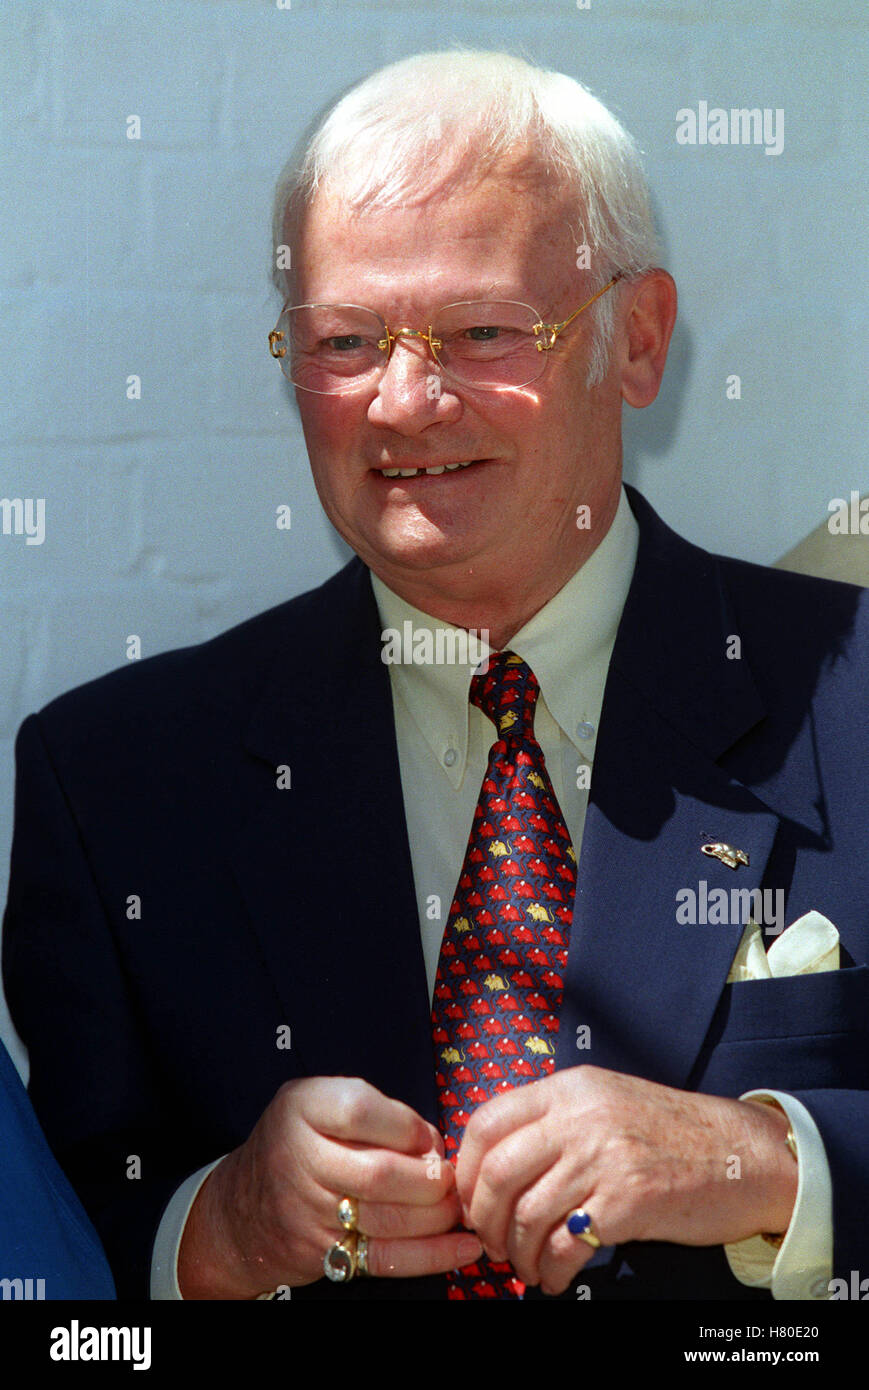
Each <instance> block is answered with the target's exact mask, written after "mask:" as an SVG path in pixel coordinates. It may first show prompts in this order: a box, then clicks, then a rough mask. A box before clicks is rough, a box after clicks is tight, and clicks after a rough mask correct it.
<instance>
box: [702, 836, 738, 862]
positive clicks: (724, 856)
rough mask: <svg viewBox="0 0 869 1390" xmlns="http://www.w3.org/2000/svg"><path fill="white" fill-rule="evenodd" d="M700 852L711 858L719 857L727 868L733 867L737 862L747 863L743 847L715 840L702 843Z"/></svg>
mask: <svg viewBox="0 0 869 1390" xmlns="http://www.w3.org/2000/svg"><path fill="white" fill-rule="evenodd" d="M701 848H702V852H703V853H704V854H708V855H710V856H711V857H712V858H713V859H720V860H721V862H722V864H726V865H727V867H728V869H735V868H736V867H737V866H738V865H739V864H747V863H748V855H747V854H746V852H745V850H744V849H736V848H734V846H733V845H725V844H722V842H721V841H720V840H716V841H715V842H713V843H710V844H708V845H702V846H701Z"/></svg>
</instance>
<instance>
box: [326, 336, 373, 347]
mask: <svg viewBox="0 0 869 1390" xmlns="http://www.w3.org/2000/svg"><path fill="white" fill-rule="evenodd" d="M325 345H326V347H329V348H331V349H332V351H333V352H354V351H358V350H359V348H361V347H363V346H364V345H365V339H364V338H362V337H360V335H359V334H358V333H345V334H343V335H342V336H341V337H340V338H326V340H325Z"/></svg>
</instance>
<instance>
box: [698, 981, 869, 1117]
mask: <svg viewBox="0 0 869 1390" xmlns="http://www.w3.org/2000/svg"><path fill="white" fill-rule="evenodd" d="M690 1086H691V1088H692V1089H696V1090H703V1091H707V1092H709V1093H710V1094H713V1095H739V1094H741V1092H743V1091H748V1090H751V1089H752V1088H754V1087H762V1086H766V1087H770V1088H771V1089H774V1090H779V1091H788V1090H791V1091H793V1090H811V1089H813V1088H816V1087H827V1086H840V1087H845V1088H846V1089H853V1090H860V1089H863V1088H867V1087H869V966H865V965H860V966H856V967H854V968H852V969H847V970H827V971H823V972H822V973H821V974H818V975H794V976H789V977H786V978H784V979H778V980H776V979H772V980H744V981H741V982H740V983H738V984H733V985H727V986H726V987H725V989H724V992H723V994H722V997H721V1002H720V1004H719V1006H718V1008H717V1010H716V1012H715V1015H714V1018H713V1020H712V1025H711V1027H710V1029H709V1033H708V1034H707V1037H706V1041H705V1043H704V1045H703V1048H702V1051H701V1053H700V1056H699V1057H698V1060H697V1065H696V1066H695V1068H694V1071H693V1073H692V1077H691V1081H690Z"/></svg>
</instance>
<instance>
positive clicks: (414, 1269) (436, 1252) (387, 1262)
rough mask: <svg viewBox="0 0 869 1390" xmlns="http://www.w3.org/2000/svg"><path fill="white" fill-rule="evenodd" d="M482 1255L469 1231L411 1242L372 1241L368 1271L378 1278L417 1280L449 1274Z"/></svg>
mask: <svg viewBox="0 0 869 1390" xmlns="http://www.w3.org/2000/svg"><path fill="white" fill-rule="evenodd" d="M482 1253H483V1247H482V1245H481V1244H480V1242H479V1240H478V1239H477V1237H476V1236H473V1235H469V1234H468V1232H467V1231H455V1232H453V1233H451V1234H450V1235H441V1236H427V1237H423V1238H422V1239H411V1240H371V1241H369V1244H368V1272H369V1274H372V1275H374V1276H375V1278H389V1279H415V1278H419V1277H420V1276H422V1275H424V1274H447V1273H448V1272H449V1271H450V1270H451V1269H463V1268H464V1267H465V1265H469V1264H473V1262H474V1261H475V1260H478V1259H479V1258H480V1256H481V1255H482Z"/></svg>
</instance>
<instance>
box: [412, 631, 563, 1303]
mask: <svg viewBox="0 0 869 1390" xmlns="http://www.w3.org/2000/svg"><path fill="white" fill-rule="evenodd" d="M539 693H540V687H539V685H538V683H537V679H536V677H535V676H534V673H533V672H532V671H531V669H530V667H529V666H528V665H526V663H525V662H524V661H523V660H522V659H521V657H518V656H516V655H515V654H514V653H513V652H510V651H504V652H497V653H494V654H493V655H492V656H490V657H489V658H488V664H487V665H484V667H483V669H482V670H481V671H480V672H478V674H476V675H475V676H474V677H473V680H472V681H471V692H470V699H471V701H472V702H473V703H474V704H475V705H477V707H478V708H479V709H481V710H482V711H483V713H484V714H486V715H487V716H488V718H489V719H491V720H492V722H493V724H494V725H495V728H496V730H497V733H498V737H497V740H496V742H495V743H493V744H492V747H491V749H490V750H489V763H488V767H487V768H486V775H485V777H484V778H483V785H482V787H481V789H480V796H479V800H478V802H477V807H476V809H475V811H474V821H473V825H472V828H471V835H470V838H469V840H468V848H467V850H466V852H465V860H464V863H463V865H462V871H461V874H460V876H459V883H458V887H457V889H456V895H455V898H454V899H453V902H452V906H451V908H450V914H449V918H448V920H447V924H446V928H445V929H444V936H443V941H442V943H441V954H440V960H439V961H438V969H437V975H436V977H435V987H434V1001H433V1006H432V1028H433V1039H434V1046H435V1058H436V1073H437V1087H438V1096H439V1100H440V1110H441V1128H442V1133H443V1136H444V1145H445V1148H446V1152H447V1156H448V1157H449V1158H450V1159H451V1161H452V1162H455V1160H456V1157H457V1155H458V1151H459V1145H460V1144H461V1140H462V1133H463V1130H464V1127H465V1125H466V1124H467V1122H468V1120H469V1119H470V1117H471V1112H472V1111H473V1110H474V1108H475V1107H476V1106H478V1105H482V1104H483V1103H484V1102H485V1101H487V1100H489V1099H491V1097H493V1096H496V1095H498V1094H500V1093H501V1092H502V1091H505V1090H511V1089H512V1088H513V1087H514V1086H521V1085H524V1083H525V1082H527V1081H536V1080H538V1079H539V1078H540V1077H543V1076H548V1075H549V1074H550V1073H551V1072H552V1071H553V1070H554V1067H555V1039H556V1034H557V1033H558V1018H559V1013H560V1009H561V999H562V994H563V989H564V984H563V974H564V969H565V966H566V964H567V952H568V946H569V938H570V924H571V921H572V920H573V904H574V898H575V895H576V855H575V853H574V850H573V846H572V844H571V842H570V834H569V832H568V830H567V827H566V825H565V823H564V817H563V816H562V814H561V809H560V807H559V805H558V801H557V800H556V796H555V792H554V791H553V789H552V783H551V782H550V780H549V773H548V772H547V770H546V764H545V762H544V758H543V751H542V749H541V747H540V745H539V743H538V742H537V739H536V738H535V737H534V710H535V706H536V703H537V697H538V695H539ZM524 1292H525V1285H524V1284H523V1283H522V1282H521V1280H519V1279H518V1278H517V1277H516V1273H515V1271H514V1270H513V1268H512V1266H511V1265H510V1264H509V1263H503V1264H493V1263H492V1262H491V1261H489V1260H488V1259H486V1258H485V1257H484V1258H481V1259H480V1260H478V1261H477V1263H476V1264H474V1265H470V1266H468V1267H467V1268H465V1269H463V1270H454V1271H453V1272H452V1273H451V1274H450V1275H449V1276H448V1294H449V1297H450V1298H521V1297H522V1295H523V1294H524Z"/></svg>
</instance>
